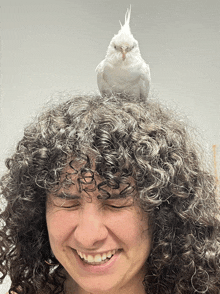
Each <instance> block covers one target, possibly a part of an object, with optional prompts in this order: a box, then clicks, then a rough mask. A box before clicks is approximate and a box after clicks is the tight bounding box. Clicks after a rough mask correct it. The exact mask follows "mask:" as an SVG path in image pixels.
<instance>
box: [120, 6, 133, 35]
mask: <svg viewBox="0 0 220 294" xmlns="http://www.w3.org/2000/svg"><path fill="white" fill-rule="evenodd" d="M130 18H131V5H130V7H129V8H128V9H127V11H126V13H125V23H124V25H122V23H121V22H120V21H119V22H120V25H121V30H123V31H127V32H129V33H130Z"/></svg>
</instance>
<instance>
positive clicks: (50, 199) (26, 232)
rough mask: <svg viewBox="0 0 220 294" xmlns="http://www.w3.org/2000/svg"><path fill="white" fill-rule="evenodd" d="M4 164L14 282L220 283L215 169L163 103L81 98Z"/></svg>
mask: <svg viewBox="0 0 220 294" xmlns="http://www.w3.org/2000/svg"><path fill="white" fill-rule="evenodd" d="M6 165H7V168H8V170H9V171H8V173H7V174H6V175H5V176H3V177H2V180H1V188H2V192H1V193H2V197H3V199H6V201H7V207H6V208H5V210H4V211H3V212H2V213H1V220H2V221H1V223H2V227H1V233H0V236H1V239H0V240H1V250H0V256H1V262H0V264H1V265H0V271H1V280H3V279H4V277H5V276H6V275H7V274H9V276H10V278H11V280H12V286H11V289H10V291H9V293H13V292H12V291H14V292H16V293H34V294H35V293H48V294H49V293H66V294H73V293H74V294H86V293H92V294H99V293H100V294H101V293H109V294H112V293H117V294H123V293H135V294H136V293H139V294H142V293H153V294H154V293H163V294H164V293H173V294H174V293H175V294H177V293H185V294H186V293H187V294H189V293H209V294H211V293H220V268H219V257H220V252H219V248H220V246H219V220H218V214H219V210H218V205H217V203H216V195H215V194H216V187H215V181H214V178H213V177H212V176H211V175H210V173H208V172H207V171H205V170H204V168H203V164H202V161H201V159H200V157H199V152H198V150H197V148H196V146H195V145H194V144H193V142H192V140H191V139H190V137H189V136H188V134H187V132H186V127H185V125H184V124H183V123H181V122H179V121H178V120H177V119H176V118H174V115H173V114H172V113H171V112H169V111H168V110H165V109H162V108H161V107H160V106H159V105H158V104H157V103H150V102H149V103H147V104H146V105H136V104H135V103H132V102H126V101H122V100H120V101H118V100H117V99H116V98H114V97H112V98H111V99H104V98H101V97H92V96H91V97H87V96H83V97H75V98H72V99H70V100H69V101H67V102H65V103H61V104H60V105H58V106H56V107H53V108H52V109H50V110H48V111H45V113H43V114H42V115H41V116H40V117H39V118H38V121H37V122H35V123H33V124H32V125H30V126H29V127H28V128H27V129H26V130H25V133H24V137H23V139H22V140H21V141H20V142H19V144H18V146H17V150H16V152H15V154H14V155H13V156H12V157H11V158H10V159H8V160H7V161H6Z"/></svg>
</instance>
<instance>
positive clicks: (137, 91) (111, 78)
mask: <svg viewBox="0 0 220 294" xmlns="http://www.w3.org/2000/svg"><path fill="white" fill-rule="evenodd" d="M130 15H131V8H130V9H128V10H127V12H126V14H125V24H124V25H122V24H121V23H120V24H121V29H120V30H119V32H118V34H117V35H115V36H114V37H113V38H112V40H111V42H110V44H109V46H108V50H107V53H106V56H105V59H104V60H103V61H101V62H100V64H99V65H98V66H97V68H96V72H97V83H98V87H99V90H100V92H101V94H102V95H103V96H111V95H120V96H129V97H131V98H134V99H136V100H139V101H143V102H144V101H146V99H147V97H148V94H149V90H150V82H151V78H150V68H149V65H148V64H146V63H145V61H144V60H143V58H142V57H141V54H140V50H139V46H138V41H137V40H135V38H134V37H133V35H132V34H131V31H130V25H129V23H130Z"/></svg>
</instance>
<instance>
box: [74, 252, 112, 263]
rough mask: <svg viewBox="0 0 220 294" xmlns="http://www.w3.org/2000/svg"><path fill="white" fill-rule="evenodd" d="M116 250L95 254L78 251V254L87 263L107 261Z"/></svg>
mask: <svg viewBox="0 0 220 294" xmlns="http://www.w3.org/2000/svg"><path fill="white" fill-rule="evenodd" d="M115 252H116V250H110V251H108V252H106V253H103V254H102V255H101V254H96V255H95V256H92V255H90V254H89V255H86V254H85V253H82V252H80V251H77V253H78V255H79V256H80V257H81V258H82V259H84V260H85V261H86V262H87V263H100V262H101V263H102V262H103V261H106V260H107V258H111V257H112V256H113V255H114V254H115Z"/></svg>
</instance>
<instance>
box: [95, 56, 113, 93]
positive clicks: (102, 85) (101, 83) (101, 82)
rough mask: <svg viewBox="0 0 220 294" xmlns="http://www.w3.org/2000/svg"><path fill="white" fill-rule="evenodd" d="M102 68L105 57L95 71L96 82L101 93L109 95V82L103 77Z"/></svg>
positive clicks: (110, 91)
mask: <svg viewBox="0 0 220 294" xmlns="http://www.w3.org/2000/svg"><path fill="white" fill-rule="evenodd" d="M104 68H105V59H104V60H102V61H101V62H100V63H99V64H98V66H97V67H96V69H95V71H96V72H97V84H98V88H99V91H100V93H101V95H105V96H111V95H112V90H111V87H110V86H109V84H108V83H107V82H106V80H105V79H104Z"/></svg>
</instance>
